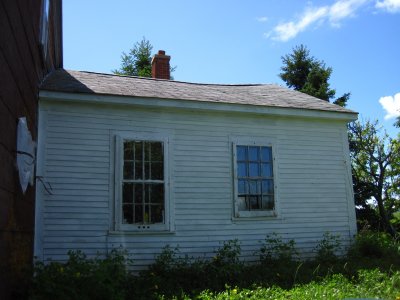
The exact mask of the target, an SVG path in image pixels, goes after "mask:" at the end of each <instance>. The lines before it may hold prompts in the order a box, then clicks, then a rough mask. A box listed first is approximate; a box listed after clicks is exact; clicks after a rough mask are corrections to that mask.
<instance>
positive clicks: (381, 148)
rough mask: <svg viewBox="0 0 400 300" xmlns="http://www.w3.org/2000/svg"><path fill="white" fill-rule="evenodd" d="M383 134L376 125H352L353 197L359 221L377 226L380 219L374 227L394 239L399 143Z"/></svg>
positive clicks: (399, 175) (398, 198)
mask: <svg viewBox="0 0 400 300" xmlns="http://www.w3.org/2000/svg"><path fill="white" fill-rule="evenodd" d="M380 131H381V129H380V127H379V125H378V122H377V121H375V122H370V121H367V122H365V123H364V124H363V123H361V122H359V121H356V122H353V123H351V124H350V125H349V142H350V154H351V161H352V174H353V184H354V192H355V195H354V196H355V202H356V205H357V207H358V217H359V219H364V220H366V221H368V222H369V223H370V224H369V225H372V226H374V224H371V223H374V220H372V219H374V218H375V217H377V218H378V221H379V222H378V225H376V224H375V226H380V227H381V228H380V229H384V230H386V231H387V232H389V233H390V234H391V235H393V236H394V235H395V234H396V229H395V228H394V226H393V225H392V223H391V222H390V219H391V218H392V215H393V213H394V212H396V211H397V210H398V209H399V202H400V190H399V184H400V141H399V138H397V139H392V138H390V137H389V136H388V134H387V133H386V132H383V133H382V134H381V132H380ZM371 200H374V202H375V204H373V203H371ZM374 211H375V212H376V215H375V216H374ZM375 229H379V228H375Z"/></svg>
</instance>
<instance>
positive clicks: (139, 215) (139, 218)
mask: <svg viewBox="0 0 400 300" xmlns="http://www.w3.org/2000/svg"><path fill="white" fill-rule="evenodd" d="M134 223H140V224H142V223H143V205H135V221H134Z"/></svg>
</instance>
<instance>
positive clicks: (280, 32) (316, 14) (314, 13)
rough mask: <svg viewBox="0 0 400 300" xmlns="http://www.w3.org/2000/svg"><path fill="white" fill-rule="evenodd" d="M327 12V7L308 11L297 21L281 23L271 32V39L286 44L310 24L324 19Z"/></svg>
mask: <svg viewBox="0 0 400 300" xmlns="http://www.w3.org/2000/svg"><path fill="white" fill-rule="evenodd" d="M328 11H329V10H328V7H326V6H324V7H320V8H315V9H308V10H306V12H305V13H304V14H303V16H302V17H301V18H300V20H299V21H297V22H287V23H282V24H279V25H278V26H276V27H275V28H274V30H273V33H272V38H273V39H274V40H278V41H282V42H286V41H288V40H290V39H292V38H294V37H295V36H296V35H298V34H299V33H300V32H302V31H304V30H305V29H307V27H309V26H310V25H311V24H313V23H315V22H317V21H318V20H321V19H322V18H324V17H325V16H326V15H327V13H328Z"/></svg>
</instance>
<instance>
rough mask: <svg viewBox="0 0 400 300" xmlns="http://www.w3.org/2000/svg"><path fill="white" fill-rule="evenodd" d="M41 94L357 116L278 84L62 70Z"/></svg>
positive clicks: (46, 83)
mask: <svg viewBox="0 0 400 300" xmlns="http://www.w3.org/2000/svg"><path fill="white" fill-rule="evenodd" d="M41 90H46V91H55V92H66V93H90V94H101V95H118V96H128V97H141V98H160V99H174V100H190V101H202V102H214V103H234V104H246V105H258V106H267V107H280V108H296V109H310V110H322V111H332V112H343V113H355V112H354V111H351V110H349V109H346V108H343V107H340V106H338V105H334V104H332V103H329V102H327V101H324V100H321V99H318V98H315V97H312V96H309V95H307V94H304V93H300V92H297V91H294V90H290V89H288V88H284V87H281V86H279V85H274V84H238V85H223V84H200V83H189V82H180V81H173V80H160V79H153V78H143V77H128V76H119V75H111V74H102V73H93V72H83V71H66V70H63V69H59V70H55V71H53V72H52V73H50V74H49V75H48V76H47V78H46V79H45V80H44V82H43V83H42V85H41Z"/></svg>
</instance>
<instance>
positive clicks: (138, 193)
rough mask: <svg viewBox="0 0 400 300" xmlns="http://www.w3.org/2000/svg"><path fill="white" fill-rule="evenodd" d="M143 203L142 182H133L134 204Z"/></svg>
mask: <svg viewBox="0 0 400 300" xmlns="http://www.w3.org/2000/svg"><path fill="white" fill-rule="evenodd" d="M142 203H143V184H140V183H139V184H135V204H142Z"/></svg>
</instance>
